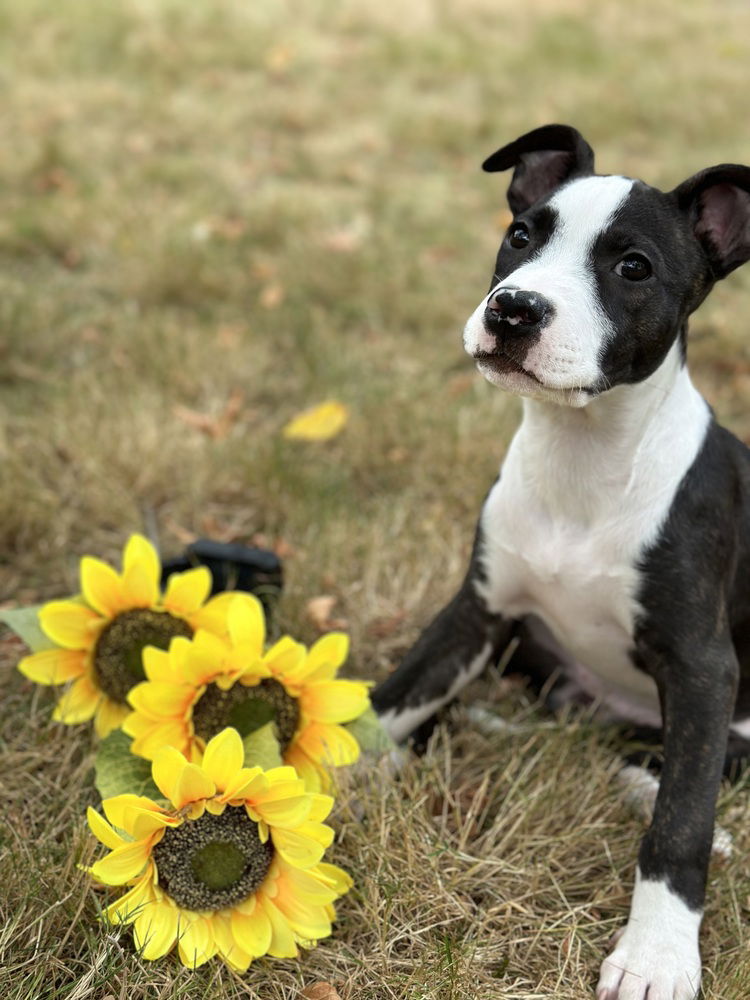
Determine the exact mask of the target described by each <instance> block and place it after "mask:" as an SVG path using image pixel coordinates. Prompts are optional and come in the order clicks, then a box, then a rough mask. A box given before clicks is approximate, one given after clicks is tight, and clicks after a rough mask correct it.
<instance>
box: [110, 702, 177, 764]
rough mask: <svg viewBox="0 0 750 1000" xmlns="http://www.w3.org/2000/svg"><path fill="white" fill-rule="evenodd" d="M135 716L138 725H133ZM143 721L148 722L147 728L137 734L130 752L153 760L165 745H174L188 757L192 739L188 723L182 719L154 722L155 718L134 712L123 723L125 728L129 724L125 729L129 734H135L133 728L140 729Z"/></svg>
mask: <svg viewBox="0 0 750 1000" xmlns="http://www.w3.org/2000/svg"><path fill="white" fill-rule="evenodd" d="M133 717H135V719H137V720H138V724H137V725H133V723H132V722H131V721H130V720H132V719H133ZM141 722H144V723H145V724H146V726H147V729H146V731H145V732H144V733H142V734H141V735H136V738H135V739H134V740H133V742H132V744H131V746H130V752H131V753H134V754H135V755H136V757H145V759H146V760H153V759H154V757H155V756H156V754H157V753H158V752H159V751H160V750H161V749H162V748H163V747H174V748H175V750H179V752H180V753H181V754H184V755H185V757H188V755H189V754H190V751H191V741H190V733H189V731H188V728H187V725H186V723H184V722H182V721H180V720H178V721H172V720H170V721H169V722H154V721H153V719H146V718H145V717H144V716H142V715H137V714H136V713H135V712H134V713H133V715H131V716H128V718H127V719H126V720H125V722H124V723H123V729H125V726H127V727H128V728H127V729H125V732H127V734H128V735H129V736H133V735H135V734H134V733H133V731H132V730H133V729H136V728H138V729H139V728H140V723H141Z"/></svg>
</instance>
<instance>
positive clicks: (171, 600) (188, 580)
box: [162, 566, 211, 615]
mask: <svg viewBox="0 0 750 1000" xmlns="http://www.w3.org/2000/svg"><path fill="white" fill-rule="evenodd" d="M210 592H211V573H210V572H209V571H208V570H207V569H206V567H205V566H197V567H196V568H195V569H189V570H186V571H185V572H184V573H173V574H172V575H171V576H170V578H169V580H168V581H167V592H166V594H165V595H164V600H163V602H162V603H163V605H164V607H165V608H166V609H167V610H168V611H174V612H176V613H177V614H179V615H192V614H193V613H194V612H196V611H197V610H198V609H199V608H200V607H201V605H202V604H203V603H204V602H205V600H206V598H207V597H208V595H209V593H210Z"/></svg>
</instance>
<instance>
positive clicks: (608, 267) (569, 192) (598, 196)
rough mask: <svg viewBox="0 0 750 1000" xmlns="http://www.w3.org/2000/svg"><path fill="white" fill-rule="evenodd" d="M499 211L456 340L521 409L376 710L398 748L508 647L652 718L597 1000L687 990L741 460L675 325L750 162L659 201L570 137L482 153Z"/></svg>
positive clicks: (622, 711) (741, 514)
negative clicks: (498, 183) (622, 913)
mask: <svg viewBox="0 0 750 1000" xmlns="http://www.w3.org/2000/svg"><path fill="white" fill-rule="evenodd" d="M511 167H512V168H514V172H513V179H512V182H511V185H510V189H509V191H508V201H509V203H510V207H511V209H512V211H513V216H514V218H513V222H512V223H511V225H510V228H509V229H508V232H507V234H506V235H505V238H504V239H503V242H502V244H501V246H500V251H499V253H498V256H497V262H496V264H495V271H494V274H493V277H492V282H491V286H490V291H489V294H488V295H487V296H486V297H485V298H484V299H483V300H482V302H481V303H480V304H479V306H478V307H477V309H476V310H475V312H474V313H473V315H472V316H471V317H470V319H469V321H468V323H467V324H466V328H465V331H464V346H465V348H466V350H467V352H468V353H469V354H470V355H471V356H472V357H473V358H474V359H475V360H476V364H477V367H478V369H479V370H480V371H481V372H482V374H483V375H484V376H485V378H487V379H488V380H489V381H490V382H492V383H493V384H495V385H498V386H500V387H502V388H504V389H507V390H508V391H510V392H512V393H516V394H519V395H521V396H523V397H524V400H523V421H522V423H521V426H520V428H519V429H518V431H517V433H516V435H515V437H514V439H513V441H512V443H511V445H510V448H509V450H508V453H507V455H506V458H505V461H504V463H503V466H502V470H501V475H500V478H499V479H498V480H497V482H496V483H495V484H494V486H493V487H492V489H491V490H490V492H489V495H488V497H487V500H486V501H485V504H484V507H483V508H482V512H481V516H480V519H479V525H478V528H477V533H476V540H475V544H474V550H473V554H472V557H471V561H470V564H469V569H468V573H467V575H466V579H465V580H464V582H463V584H462V586H461V588H460V590H459V591H458V593H457V594H456V596H455V597H454V598H453V600H452V601H451V602H450V604H448V606H447V607H446V608H444V609H443V610H442V611H441V612H440V614H439V615H438V616H437V618H436V619H435V620H434V621H433V622H432V624H431V625H430V626H429V627H428V628H427V630H426V631H425V632H424V634H423V635H422V636H421V638H420V639H419V641H418V642H417V643H416V645H415V646H414V648H413V649H412V650H411V652H410V653H409V654H408V655H407V657H406V659H405V660H404V662H403V663H402V664H401V666H400V667H399V669H398V670H396V672H395V673H394V674H393V675H392V676H391V677H389V678H388V679H387V680H386V681H385V682H384V683H383V684H382V685H381V686H380V687H379V688H378V689H377V690H376V691H375V692H374V697H373V701H374V703H375V707H376V709H377V711H378V713H379V715H380V717H381V719H382V720H383V722H384V724H385V725H386V727H387V728H388V730H389V731H390V733H391V734H392V736H393V737H394V738H395V739H396V740H404V739H405V738H406V737H408V736H409V734H410V733H412V732H413V731H414V730H415V729H416V728H417V727H418V726H420V724H422V723H423V722H424V721H425V720H426V719H428V718H429V717H430V716H431V715H432V714H433V713H434V712H435V711H436V709H438V708H439V707H440V706H442V705H444V704H446V703H447V702H448V701H450V700H451V699H452V698H454V697H455V695H456V694H457V693H458V691H459V690H460V689H461V688H462V687H463V685H465V684H466V683H467V682H468V681H470V680H472V678H474V677H476V676H477V675H478V674H479V673H480V671H481V670H482V669H483V668H484V667H485V666H486V665H487V664H488V662H490V661H491V660H492V659H493V658H494V657H497V655H498V653H499V651H501V650H502V649H503V648H504V647H505V646H506V645H507V644H508V642H509V640H510V639H511V638H512V637H514V636H520V638H521V641H520V646H519V649H518V652H517V654H516V658H517V659H518V657H521V658H522V660H523V663H524V664H525V665H526V666H527V667H528V670H529V671H530V672H536V673H537V674H538V673H539V671H540V670H542V671H544V670H548V671H549V672H550V674H551V673H552V670H553V668H554V669H555V676H558V675H559V676H561V677H562V678H563V680H562V682H559V683H558V685H557V693H558V695H559V697H560V698H563V697H566V696H576V695H579V696H580V695H581V693H583V694H584V695H585V696H586V697H588V698H589V699H593V700H594V701H595V702H596V703H597V704H598V705H599V707H600V710H601V711H602V713H603V714H606V715H607V717H608V718H610V719H612V718H621V719H628V720H631V721H633V722H635V723H637V724H640V725H644V726H651V727H658V728H661V731H662V739H663V744H664V764H663V769H662V776H661V785H660V788H659V792H658V796H657V799H656V804H655V808H654V815H653V820H652V822H651V826H650V828H649V830H648V832H647V833H646V834H645V836H644V838H643V842H642V844H641V849H640V854H639V860H638V869H637V873H636V883H635V891H634V894H633V900H632V906H631V911H630V918H629V920H628V923H627V926H626V927H625V928H624V931H623V932H621V935H620V937H619V940H618V941H617V943H616V946H615V948H614V950H613V952H612V953H611V954H610V955H609V957H608V958H607V959H606V960H605V961H604V963H603V965H602V969H601V976H600V979H599V986H598V988H597V997H598V998H599V1000H644V998H646V997H648V1000H691V998H692V997H693V996H694V995H695V994H696V992H697V990H698V987H699V984H700V976H701V961H700V954H699V950H698V928H699V925H700V922H701V915H702V907H703V900H704V895H705V884H706V871H707V866H708V860H709V855H710V851H711V840H712V833H713V829H714V812H715V803H716V797H717V792H718V788H719V782H720V779H721V776H722V771H723V768H724V765H725V760H726V759H727V754H728V753H729V752H730V751H732V752H734V753H735V755H737V754H738V753H741V752H742V751H748V752H750V451H749V450H748V449H747V448H746V447H745V446H744V445H743V444H741V443H740V442H739V441H738V440H737V439H736V438H734V437H733V436H732V435H731V434H730V433H729V432H728V431H726V430H724V429H723V428H721V427H719V426H718V425H717V424H716V422H715V421H714V419H713V417H712V414H711V410H710V409H709V407H708V405H707V404H706V402H705V401H704V400H703V398H702V397H701V396H700V394H699V393H698V391H697V390H696V389H695V388H694V386H693V384H692V382H691V380H690V376H689V374H688V370H687V368H686V365H685V352H686V336H687V322H688V317H689V315H690V314H691V313H692V312H693V310H695V309H696V308H697V307H698V306H699V305H700V303H701V302H702V301H703V299H704V298H705V297H706V295H707V294H708V292H709V291H710V289H711V287H712V286H713V284H714V282H715V281H717V280H718V279H719V278H723V277H725V275H727V274H728V273H729V272H730V271H732V270H733V269H734V268H736V267H738V266H739V265H740V264H742V263H743V262H744V261H746V260H748V258H750V167H745V166H737V165H722V166H716V167H711V168H710V169H707V170H703V171H701V172H700V173H698V174H696V175H695V176H694V177H691V178H690V179H689V180H686V181H685V182H684V183H682V184H680V185H679V187H677V188H675V190H674V191H671V192H669V193H668V194H665V193H663V192H661V191H659V190H657V189H655V188H653V187H649V186H648V185H647V184H644V183H643V182H642V181H639V180H632V179H631V178H628V177H620V176H604V175H597V174H595V173H594V157H593V152H592V150H591V148H590V146H589V145H588V144H587V143H586V142H585V141H584V139H583V138H582V137H581V135H580V134H579V133H578V132H577V131H576V130H575V129H573V128H569V127H566V126H562V125H547V126H545V127H543V128H539V129H536V130H534V131H533V132H529V133H528V134H527V135H524V136H522V137H521V138H520V139H517V140H516V141H515V142H512V143H511V144H510V145H508V146H504V147H503V148H502V149H500V150H498V152H496V153H494V154H493V155H492V156H490V157H489V159H488V160H487V161H486V162H485V163H484V169H485V170H487V171H498V170H507V169H509V168H511Z"/></svg>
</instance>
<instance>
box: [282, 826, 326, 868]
mask: <svg viewBox="0 0 750 1000" xmlns="http://www.w3.org/2000/svg"><path fill="white" fill-rule="evenodd" d="M305 826H307V827H310V826H314V827H322V824H320V823H316V824H305ZM322 828H323V829H324V830H329V829H330V827H322ZM271 840H272V841H273V846H274V847H275V848H276V850H277V851H278V852H279V854H280V855H281V857H282V858H283V859H284V861H286V862H288V863H289V864H290V865H294V867H295V868H312V866H313V865H316V864H317V863H318V862H319V861H320V859H321V858H322V857H323V854H324V853H325V849H326V847H328V846H329V845H330V843H331V841H332V840H333V830H331V831H330V836H329V837H328V838H327V840H328V843H326V844H321V843H320V842H319V840H317V839H315V838H313V837H311V836H308V835H306V834H305V833H301V832H300V830H299V829H297V830H283V829H280V828H279V827H274V828H273V829H272V830H271Z"/></svg>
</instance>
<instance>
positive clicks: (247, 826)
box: [152, 806, 273, 910]
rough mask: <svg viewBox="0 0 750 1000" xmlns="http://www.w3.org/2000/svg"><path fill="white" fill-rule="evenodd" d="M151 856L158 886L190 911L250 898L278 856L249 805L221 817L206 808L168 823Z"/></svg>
mask: <svg viewBox="0 0 750 1000" xmlns="http://www.w3.org/2000/svg"><path fill="white" fill-rule="evenodd" d="M152 856H153V859H154V862H155V864H156V869H157V871H158V873H159V885H160V886H161V888H162V889H163V890H164V892H166V894H167V895H168V896H171V898H172V899H173V900H174V901H175V903H177V905H178V906H181V907H183V908H184V909H186V910H221V909H223V908H224V907H225V906H232V905H233V904H234V903H239V902H240V900H243V899H247V897H248V896H250V895H251V894H252V893H253V892H255V890H256V889H257V888H258V886H260V885H261V883H262V882H263V880H264V879H265V877H266V875H267V874H268V869H269V868H270V867H271V861H272V860H273V844H272V843H271V841H270V839H269V840H267V841H266V843H265V844H262V843H261V841H260V836H259V834H258V824H257V823H255V822H253V820H251V819H250V817H249V816H248V814H247V811H246V810H245V807H244V806H227V808H226V809H225V810H224V812H223V813H222V814H221V815H220V816H214V815H213V814H212V813H209V812H205V813H203V815H202V816H199V817H198V819H196V820H186V821H185V822H184V823H183V824H182V825H181V826H177V827H174V828H172V827H167V828H166V830H165V831H164V836H163V837H162V839H161V840H160V841H159V843H158V844H157V845H156V846H155V847H154V849H153V852H152Z"/></svg>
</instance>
